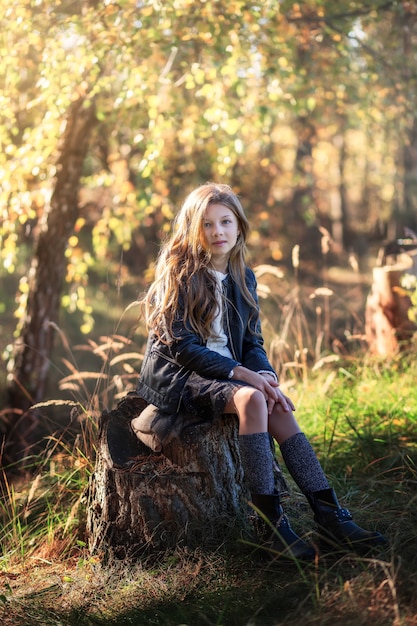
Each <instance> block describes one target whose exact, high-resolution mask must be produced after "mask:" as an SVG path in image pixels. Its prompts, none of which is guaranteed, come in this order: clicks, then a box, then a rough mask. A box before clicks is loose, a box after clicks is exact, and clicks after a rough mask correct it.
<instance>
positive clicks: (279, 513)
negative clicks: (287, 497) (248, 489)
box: [252, 493, 316, 561]
mask: <svg viewBox="0 0 417 626" xmlns="http://www.w3.org/2000/svg"><path fill="white" fill-rule="evenodd" d="M252 504H253V505H254V506H255V507H256V509H258V510H259V511H260V512H261V513H262V514H263V515H264V516H265V518H266V519H267V520H268V521H266V520H264V519H262V518H261V519H260V533H259V534H260V539H261V540H262V547H263V548H265V549H267V550H269V551H270V552H271V555H272V556H274V555H275V554H276V553H277V552H279V553H282V554H283V555H284V556H286V557H289V558H291V559H301V560H303V561H314V559H315V557H316V551H315V549H314V548H313V547H312V546H310V545H309V544H308V543H306V542H305V541H304V540H303V539H301V538H300V537H299V536H298V535H297V534H296V533H295V532H294V531H293V529H292V528H291V526H290V523H289V521H288V518H287V516H286V515H285V513H284V510H283V508H282V506H281V502H280V498H279V495H278V494H271V495H268V494H259V493H254V494H252ZM268 522H269V523H268Z"/></svg>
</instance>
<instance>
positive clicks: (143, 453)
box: [87, 394, 286, 560]
mask: <svg viewBox="0 0 417 626" xmlns="http://www.w3.org/2000/svg"><path fill="white" fill-rule="evenodd" d="M146 406H147V405H146V403H145V402H144V401H143V400H142V399H141V398H140V397H138V396H136V395H135V394H128V396H127V397H126V398H125V399H124V400H123V401H122V402H121V403H120V404H119V406H118V407H117V408H116V409H115V410H113V411H111V412H104V413H103V414H102V416H101V418H100V424H99V438H98V449H97V459H96V466H95V470H94V472H93V474H92V476H91V479H90V484H89V494H88V509H87V538H88V545H89V548H90V551H91V552H92V553H94V554H98V555H100V556H101V557H102V558H104V559H107V560H108V559H111V558H121V559H129V558H140V557H141V556H145V555H148V554H149V553H155V552H160V551H165V550H167V549H170V548H172V547H174V546H176V545H183V546H187V547H190V548H192V547H195V546H197V545H199V546H203V547H206V548H215V547H218V546H219V545H220V544H221V543H223V542H224V541H225V538H226V537H229V538H231V537H235V538H236V537H237V536H240V534H241V533H242V532H246V531H247V529H248V512H249V511H250V510H251V509H250V508H249V507H248V504H247V502H248V499H249V493H248V492H247V489H246V486H245V483H244V475H243V470H242V467H241V462H240V454H239V446H238V439H237V434H238V421H237V418H236V416H234V415H227V416H219V417H218V418H216V419H215V420H214V422H213V424H212V425H210V426H193V427H191V428H189V429H187V431H186V432H185V433H184V435H183V436H181V439H178V438H177V439H174V440H172V441H171V442H170V443H169V444H168V445H166V446H164V447H163V450H162V452H159V453H155V452H154V451H153V450H151V449H150V448H149V447H147V446H145V445H144V444H143V443H142V442H141V441H140V440H138V438H137V437H136V436H135V434H134V432H133V430H132V428H131V420H132V418H134V417H135V416H137V415H138V414H140V412H141V411H143V410H144V409H145V408H146ZM276 479H277V486H278V488H279V489H280V490H281V491H282V490H286V483H285V480H284V478H283V476H282V474H281V471H280V468H279V465H277V466H276Z"/></svg>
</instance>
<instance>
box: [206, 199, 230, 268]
mask: <svg viewBox="0 0 417 626" xmlns="http://www.w3.org/2000/svg"><path fill="white" fill-rule="evenodd" d="M203 236H204V246H205V248H207V249H208V250H209V251H210V253H211V263H212V265H213V267H214V268H215V269H216V270H219V271H220V272H223V273H225V272H226V271H227V265H228V263H229V257H230V253H231V251H232V250H233V248H234V247H235V245H236V241H237V238H238V236H239V224H238V220H237V217H236V215H235V214H234V213H233V211H232V210H231V209H229V208H228V207H227V206H225V205H224V204H210V205H209V206H208V207H207V209H206V212H205V215H204V218H203Z"/></svg>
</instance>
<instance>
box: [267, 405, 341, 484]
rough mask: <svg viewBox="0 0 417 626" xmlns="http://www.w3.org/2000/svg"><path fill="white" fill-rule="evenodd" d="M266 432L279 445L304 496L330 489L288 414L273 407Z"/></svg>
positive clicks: (305, 440)
mask: <svg viewBox="0 0 417 626" xmlns="http://www.w3.org/2000/svg"><path fill="white" fill-rule="evenodd" d="M269 432H270V433H271V435H272V436H273V437H274V439H276V440H277V442H278V444H279V447H280V450H281V454H282V458H283V459H284V462H285V465H286V466H287V468H288V471H289V472H290V474H291V476H292V477H293V479H294V480H295V482H296V483H297V485H298V486H299V488H300V489H301V491H302V492H303V493H304V494H305V495H306V496H308V494H310V493H314V492H316V491H320V490H322V489H328V488H329V483H328V480H327V478H326V476H325V474H324V472H323V468H322V467H321V465H320V462H319V460H318V458H317V456H316V454H315V452H314V450H313V448H312V447H311V444H310V442H309V441H308V439H307V437H306V436H305V435H304V433H303V432H301V429H300V427H299V425H298V423H297V420H296V419H295V417H294V414H293V412H292V411H291V410H290V411H284V409H283V408H282V406H281V405H280V404H276V405H275V407H274V409H273V411H272V413H271V415H270V416H269Z"/></svg>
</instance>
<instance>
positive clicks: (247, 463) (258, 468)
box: [239, 433, 275, 494]
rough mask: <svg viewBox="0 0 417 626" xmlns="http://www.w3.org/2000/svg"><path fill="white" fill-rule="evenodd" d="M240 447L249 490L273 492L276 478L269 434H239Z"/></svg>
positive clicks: (265, 492)
mask: <svg viewBox="0 0 417 626" xmlns="http://www.w3.org/2000/svg"><path fill="white" fill-rule="evenodd" d="M239 449H240V457H241V459H242V465H243V471H244V472H245V480H246V484H247V486H248V489H249V491H250V492H251V493H260V494H270V493H273V492H274V486H275V480H274V470H273V458H272V451H271V443H270V437H269V434H268V433H255V434H253V435H239Z"/></svg>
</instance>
